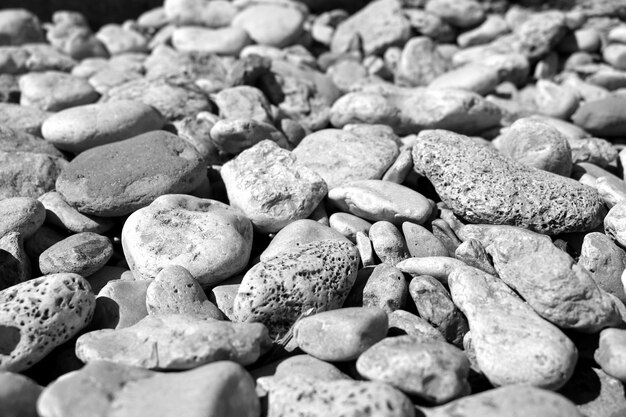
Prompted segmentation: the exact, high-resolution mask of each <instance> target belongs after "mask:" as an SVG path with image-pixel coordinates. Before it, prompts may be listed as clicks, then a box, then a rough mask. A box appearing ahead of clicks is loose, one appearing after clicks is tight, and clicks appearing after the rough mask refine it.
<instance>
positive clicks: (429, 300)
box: [409, 275, 469, 346]
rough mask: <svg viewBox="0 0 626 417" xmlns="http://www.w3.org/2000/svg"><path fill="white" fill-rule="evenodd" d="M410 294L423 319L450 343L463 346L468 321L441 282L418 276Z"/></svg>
mask: <svg viewBox="0 0 626 417" xmlns="http://www.w3.org/2000/svg"><path fill="white" fill-rule="evenodd" d="M409 294H410V295H411V298H412V299H413V302H414V303H415V306H416V307H417V312H418V313H419V315H420V317H421V318H423V319H425V320H426V321H428V322H429V323H430V324H432V325H433V326H434V327H435V328H436V329H437V330H439V332H440V333H441V334H442V335H443V336H444V337H445V338H446V340H447V341H448V343H451V344H453V345H455V346H462V345H463V336H465V333H467V332H468V331H469V326H468V324H467V319H466V318H465V316H463V313H461V310H459V308H458V307H457V306H456V305H455V304H454V302H453V301H452V298H451V296H450V293H449V292H448V290H446V288H445V287H444V286H443V284H442V283H441V282H439V281H438V280H436V279H435V278H433V277H431V276H428V275H420V276H416V277H414V278H413V279H412V280H411V283H410V284H409Z"/></svg>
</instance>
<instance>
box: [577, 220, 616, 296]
mask: <svg viewBox="0 0 626 417" xmlns="http://www.w3.org/2000/svg"><path fill="white" fill-rule="evenodd" d="M578 265H580V266H582V267H583V268H585V269H586V270H587V271H589V273H590V274H591V276H592V278H593V280H594V281H595V282H596V284H598V287H600V288H601V289H602V290H604V291H606V292H608V293H609V294H613V295H614V296H616V297H617V298H619V299H620V301H622V302H623V303H625V302H626V294H625V293H624V284H623V283H622V281H621V276H622V273H623V272H624V269H625V268H626V252H624V250H623V249H621V248H620V247H618V246H617V245H616V244H615V243H614V242H613V241H612V239H611V238H610V237H609V236H607V235H605V234H604V233H599V232H592V233H587V234H586V235H585V238H584V239H583V244H582V247H581V248H580V257H579V258H578Z"/></svg>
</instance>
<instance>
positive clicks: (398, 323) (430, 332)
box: [388, 310, 446, 342]
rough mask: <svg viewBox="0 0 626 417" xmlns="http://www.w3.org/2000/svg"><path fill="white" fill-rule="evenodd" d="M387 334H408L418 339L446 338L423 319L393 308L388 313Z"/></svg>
mask: <svg viewBox="0 0 626 417" xmlns="http://www.w3.org/2000/svg"><path fill="white" fill-rule="evenodd" d="M388 318H389V335H390V336H398V335H404V334H406V335H409V336H416V337H419V338H420V339H429V340H438V341H441V342H445V341H446V339H444V337H443V336H442V335H441V333H439V331H438V330H437V329H435V328H434V327H433V326H432V325H431V324H430V323H428V322H427V321H426V320H425V319H423V318H421V317H419V316H416V315H415V314H412V313H409V312H408V311H405V310H395V311H392V312H391V313H389V314H388Z"/></svg>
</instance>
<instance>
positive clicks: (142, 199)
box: [56, 131, 205, 217]
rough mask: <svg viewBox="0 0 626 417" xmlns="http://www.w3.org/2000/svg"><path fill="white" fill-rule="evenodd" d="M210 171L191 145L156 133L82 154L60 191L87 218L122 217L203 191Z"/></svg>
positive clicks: (62, 180) (68, 169) (61, 179)
mask: <svg viewBox="0 0 626 417" xmlns="http://www.w3.org/2000/svg"><path fill="white" fill-rule="evenodd" d="M204 170H205V167H204V166H203V164H202V159H201V157H200V155H199V154H198V152H197V151H196V150H195V148H194V147H193V146H192V145H191V144H189V143H188V142H186V141H185V140H183V139H181V138H180V137H178V136H176V135H174V134H172V133H169V132H165V131H153V132H148V133H144V134H141V135H139V136H135V137H133V138H130V139H126V140H124V141H121V142H116V143H110V144H108V145H102V146H98V147H97V148H92V149H89V150H87V151H85V152H82V153H81V154H79V155H78V156H77V157H76V158H74V159H73V160H72V161H71V162H70V163H69V164H68V165H67V166H66V167H65V168H64V169H63V171H62V172H61V175H59V177H58V179H57V182H56V190H57V191H58V192H59V193H60V194H61V195H62V196H63V197H64V198H65V200H66V201H67V202H68V203H69V204H70V205H71V206H73V207H76V208H77V209H78V211H80V212H81V213H83V214H91V215H96V216H103V217H114V216H122V215H125V214H130V213H132V212H134V211H135V210H137V209H139V208H142V207H145V206H147V205H148V204H150V203H151V202H152V201H154V200H155V199H156V198H157V197H159V196H160V195H163V194H173V193H181V192H182V193H184V192H188V191H191V190H193V189H195V188H197V187H198V186H199V185H200V184H201V182H202V175H201V174H202V173H203V172H204Z"/></svg>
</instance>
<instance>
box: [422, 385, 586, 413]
mask: <svg viewBox="0 0 626 417" xmlns="http://www.w3.org/2000/svg"><path fill="white" fill-rule="evenodd" d="M427 413H428V414H427V415H428V417H449V416H451V415H454V416H455V417H456V416H458V417H471V416H481V417H499V416H502V415H507V416H509V417H524V416H535V417H557V416H558V417H566V416H567V417H583V414H581V413H580V412H579V411H578V409H577V408H576V406H575V405H574V404H573V403H572V402H571V401H569V400H568V399H566V398H565V397H563V396H562V395H559V394H557V393H554V392H550V391H547V390H545V389H540V388H536V387H530V386H523V385H514V386H510V387H500V388H495V389H491V390H488V391H485V392H481V393H478V394H474V395H470V396H467V397H464V398H460V399H458V400H455V401H452V402H450V403H448V404H445V405H441V406H439V407H434V408H431V409H429V410H428V411H427Z"/></svg>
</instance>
